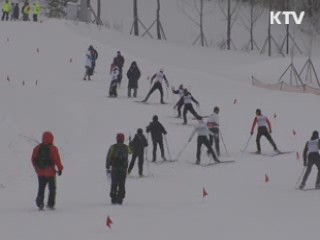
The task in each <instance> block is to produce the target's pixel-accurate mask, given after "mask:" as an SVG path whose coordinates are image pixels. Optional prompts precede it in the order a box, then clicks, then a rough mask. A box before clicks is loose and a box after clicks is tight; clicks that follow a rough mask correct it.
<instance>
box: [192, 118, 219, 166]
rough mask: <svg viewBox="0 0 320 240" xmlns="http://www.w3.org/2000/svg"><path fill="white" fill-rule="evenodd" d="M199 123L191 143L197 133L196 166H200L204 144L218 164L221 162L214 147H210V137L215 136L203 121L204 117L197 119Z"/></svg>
mask: <svg viewBox="0 0 320 240" xmlns="http://www.w3.org/2000/svg"><path fill="white" fill-rule="evenodd" d="M197 119H198V121H199V124H198V125H196V126H195V128H194V130H193V132H192V134H191V136H190V138H189V142H191V140H192V137H193V135H194V134H195V133H197V134H198V139H197V161H196V164H200V158H201V146H202V144H204V145H205V146H206V147H207V149H208V152H209V154H211V155H212V157H213V160H214V161H215V162H217V163H219V162H220V160H219V159H218V158H217V156H216V154H215V152H214V151H213V149H212V146H211V145H210V142H209V139H208V135H213V133H212V132H211V131H209V129H208V126H207V124H206V123H205V122H204V121H203V119H202V117H198V118H197Z"/></svg>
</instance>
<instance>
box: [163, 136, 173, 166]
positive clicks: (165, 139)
mask: <svg viewBox="0 0 320 240" xmlns="http://www.w3.org/2000/svg"><path fill="white" fill-rule="evenodd" d="M164 141H165V142H166V146H167V151H168V155H169V158H170V160H173V159H172V157H171V154H170V150H169V145H168V141H167V138H166V135H164Z"/></svg>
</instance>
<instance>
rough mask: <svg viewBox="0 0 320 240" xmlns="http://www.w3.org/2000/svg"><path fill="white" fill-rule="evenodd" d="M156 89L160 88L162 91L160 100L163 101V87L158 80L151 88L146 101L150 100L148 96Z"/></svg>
mask: <svg viewBox="0 0 320 240" xmlns="http://www.w3.org/2000/svg"><path fill="white" fill-rule="evenodd" d="M155 90H159V92H160V102H163V88H162V85H161V83H160V82H156V83H155V84H154V85H153V87H152V88H151V89H150V91H149V93H148V95H147V96H146V98H145V99H144V100H145V101H148V98H149V97H150V95H151V94H152V93H153V92H154V91H155Z"/></svg>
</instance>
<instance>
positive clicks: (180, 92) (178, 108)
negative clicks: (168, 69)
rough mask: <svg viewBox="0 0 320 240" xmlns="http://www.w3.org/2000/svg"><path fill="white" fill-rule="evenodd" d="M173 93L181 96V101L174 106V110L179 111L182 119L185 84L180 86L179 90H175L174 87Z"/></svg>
mask: <svg viewBox="0 0 320 240" xmlns="http://www.w3.org/2000/svg"><path fill="white" fill-rule="evenodd" d="M172 93H173V94H179V97H180V98H179V100H178V102H177V103H176V104H175V105H174V107H173V108H174V109H177V111H178V116H177V117H178V118H179V117H181V108H182V106H183V96H184V88H183V84H180V86H179V88H178V89H177V90H175V89H174V87H172Z"/></svg>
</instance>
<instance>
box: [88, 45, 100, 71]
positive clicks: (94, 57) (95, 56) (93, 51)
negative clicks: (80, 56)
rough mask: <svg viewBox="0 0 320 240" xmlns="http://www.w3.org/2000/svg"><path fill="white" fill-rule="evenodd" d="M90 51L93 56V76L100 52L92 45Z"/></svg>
mask: <svg viewBox="0 0 320 240" xmlns="http://www.w3.org/2000/svg"><path fill="white" fill-rule="evenodd" d="M88 51H90V55H91V61H92V74H91V75H93V73H94V69H95V67H96V62H97V60H98V56H99V54H98V51H97V50H96V49H95V48H94V47H93V46H92V45H90V46H89V49H88Z"/></svg>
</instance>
